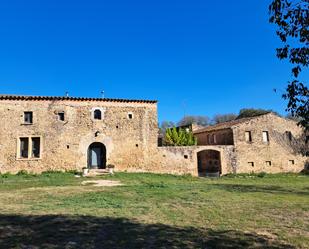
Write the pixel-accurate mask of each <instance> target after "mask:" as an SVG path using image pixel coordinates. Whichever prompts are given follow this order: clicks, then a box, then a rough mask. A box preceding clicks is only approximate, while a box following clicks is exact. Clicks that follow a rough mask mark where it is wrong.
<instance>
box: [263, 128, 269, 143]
mask: <svg viewBox="0 0 309 249" xmlns="http://www.w3.org/2000/svg"><path fill="white" fill-rule="evenodd" d="M263 142H264V143H268V142H269V134H268V131H263Z"/></svg>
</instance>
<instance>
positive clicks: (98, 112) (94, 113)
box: [93, 109, 102, 120]
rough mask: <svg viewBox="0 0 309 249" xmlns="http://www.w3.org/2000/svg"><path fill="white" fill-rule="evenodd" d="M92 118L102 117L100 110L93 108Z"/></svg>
mask: <svg viewBox="0 0 309 249" xmlns="http://www.w3.org/2000/svg"><path fill="white" fill-rule="evenodd" d="M93 118H94V119H96V120H101V119H102V112H101V111H100V110H99V109H96V110H94V112H93Z"/></svg>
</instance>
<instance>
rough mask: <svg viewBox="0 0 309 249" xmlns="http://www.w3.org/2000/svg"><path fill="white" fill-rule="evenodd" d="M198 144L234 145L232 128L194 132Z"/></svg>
mask: <svg viewBox="0 0 309 249" xmlns="http://www.w3.org/2000/svg"><path fill="white" fill-rule="evenodd" d="M194 136H195V137H196V138H197V144H198V145H233V144H234V141H233V131H232V129H223V130H214V131H205V132H201V133H199V132H198V131H197V132H195V133H194Z"/></svg>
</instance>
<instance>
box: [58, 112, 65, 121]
mask: <svg viewBox="0 0 309 249" xmlns="http://www.w3.org/2000/svg"><path fill="white" fill-rule="evenodd" d="M58 120H60V121H64V112H58Z"/></svg>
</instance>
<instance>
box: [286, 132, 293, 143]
mask: <svg viewBox="0 0 309 249" xmlns="http://www.w3.org/2000/svg"><path fill="white" fill-rule="evenodd" d="M285 134H286V137H287V139H288V140H289V141H292V138H293V135H292V132H290V131H286V132H285Z"/></svg>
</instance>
